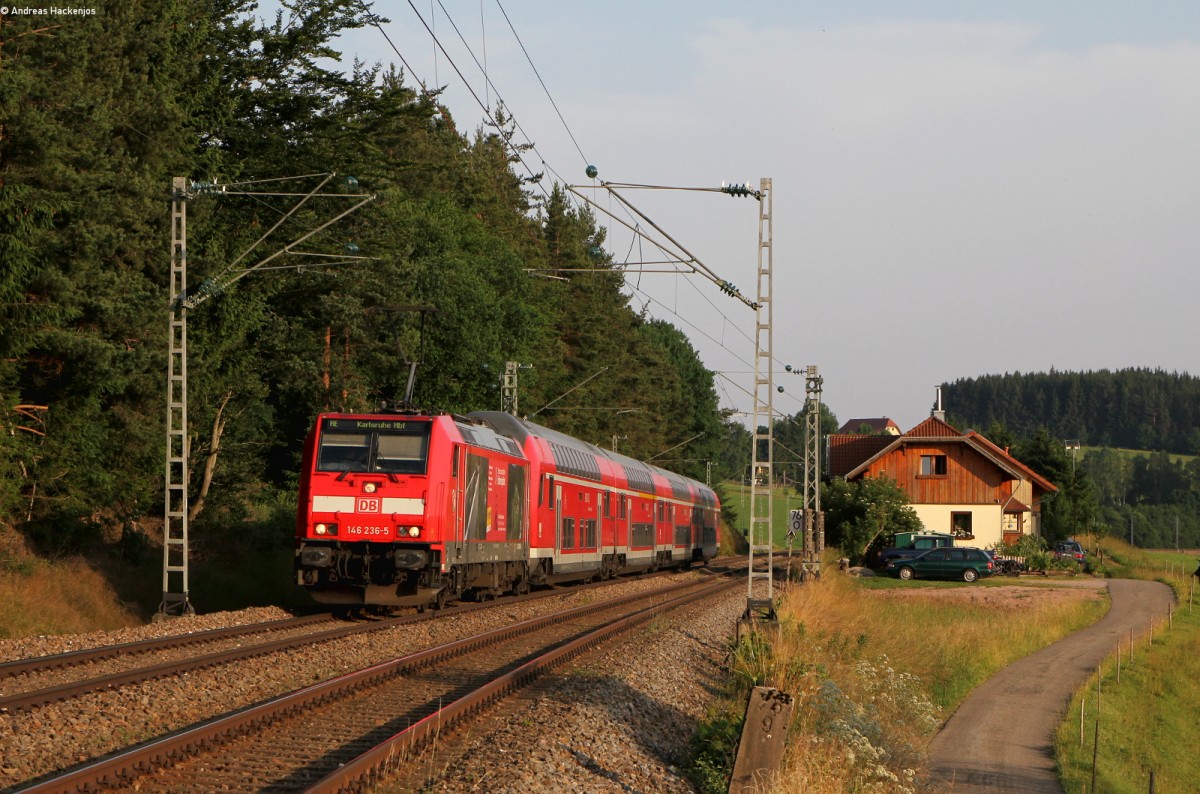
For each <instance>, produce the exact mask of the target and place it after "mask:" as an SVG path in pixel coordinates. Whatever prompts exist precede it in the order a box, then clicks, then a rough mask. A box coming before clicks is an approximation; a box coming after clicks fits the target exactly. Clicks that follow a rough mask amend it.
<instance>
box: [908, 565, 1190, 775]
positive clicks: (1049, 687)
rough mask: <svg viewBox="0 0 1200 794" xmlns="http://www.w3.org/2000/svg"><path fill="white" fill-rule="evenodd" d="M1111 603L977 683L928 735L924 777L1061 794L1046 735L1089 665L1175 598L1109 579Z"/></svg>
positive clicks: (1160, 588)
mask: <svg viewBox="0 0 1200 794" xmlns="http://www.w3.org/2000/svg"><path fill="white" fill-rule="evenodd" d="M1107 584H1108V591H1109V594H1110V596H1111V598H1112V607H1111V608H1110V609H1109V612H1108V614H1107V615H1105V616H1104V618H1102V619H1101V620H1100V621H1099V622H1098V623H1096V624H1095V625H1093V626H1090V627H1088V628H1086V629H1084V630H1082V631H1078V632H1076V633H1074V634H1072V635H1071V636H1069V637H1064V638H1063V639H1061V640H1059V641H1058V642H1056V643H1054V644H1053V645H1050V646H1048V647H1046V648H1043V649H1042V650H1040V651H1038V652H1037V653H1034V654H1031V655H1029V656H1026V657H1025V658H1024V659H1021V660H1019V661H1017V662H1014V663H1013V664H1010V665H1009V666H1008V667H1005V668H1004V669H1003V670H1001V671H1000V672H998V673H996V674H995V675H994V676H992V677H991V678H989V679H988V680H987V681H986V682H984V683H983V684H981V685H980V686H979V687H977V688H976V689H975V690H974V691H973V692H972V693H971V695H970V697H968V698H967V699H966V700H965V701H963V703H962V705H960V706H959V707H958V710H957V711H955V712H954V715H953V716H952V717H951V718H950V720H949V721H948V722H947V723H946V725H945V727H943V728H942V730H941V732H940V733H939V734H938V735H937V736H936V737H934V739H933V742H932V743H931V745H930V747H929V767H930V771H931V776H932V778H933V780H934V781H935V783H936V784H937V785H938V786H939V787H940V789H942V790H947V791H953V792H955V793H956V794H957V793H958V792H988V794H996V793H997V792H1014V793H1016V792H1020V794H1033V793H1034V792H1038V793H1040V792H1053V794H1061V793H1062V787H1061V786H1060V785H1059V783H1058V775H1057V774H1056V772H1055V762H1054V732H1055V730H1057V728H1058V725H1059V723H1061V722H1062V720H1063V717H1064V716H1065V714H1066V709H1067V705H1068V703H1069V702H1070V698H1071V695H1072V694H1074V692H1075V690H1076V689H1077V688H1079V686H1080V685H1081V684H1082V683H1083V682H1084V681H1085V680H1086V679H1087V677H1088V676H1089V675H1091V674H1092V673H1093V672H1094V671H1095V669H1096V666H1097V665H1098V664H1099V663H1100V661H1101V660H1102V659H1104V657H1105V656H1107V655H1108V654H1109V653H1111V652H1112V651H1113V650H1114V649H1115V648H1116V646H1117V642H1118V641H1120V640H1124V639H1126V638H1128V637H1129V632H1130V630H1131V629H1132V630H1134V631H1136V632H1137V633H1138V634H1139V635H1141V634H1142V633H1144V632H1145V631H1146V630H1147V629H1149V627H1150V621H1151V619H1153V618H1158V617H1160V616H1164V615H1166V614H1167V610H1168V609H1169V608H1170V606H1171V604H1173V603H1174V601H1175V597H1174V594H1173V593H1172V592H1171V589H1170V588H1169V587H1167V586H1166V585H1165V584H1162V583H1160V582H1144V581H1135V580H1132V579H1110V580H1108V582H1107Z"/></svg>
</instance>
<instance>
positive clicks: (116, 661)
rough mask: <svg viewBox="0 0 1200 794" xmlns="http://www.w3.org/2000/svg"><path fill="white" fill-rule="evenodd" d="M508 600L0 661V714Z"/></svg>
mask: <svg viewBox="0 0 1200 794" xmlns="http://www.w3.org/2000/svg"><path fill="white" fill-rule="evenodd" d="M670 574H671V572H670V571H665V572H659V573H655V574H647V575H645V577H646V578H653V577H657V576H666V575H670ZM609 584H610V582H594V583H591V584H585V585H579V586H576V587H573V588H571V589H570V592H578V591H581V590H588V589H593V588H603V587H606V586H608V585H609ZM564 592H567V591H564V590H557V589H556V590H544V591H538V592H534V593H530V594H528V595H525V596H522V598H523V599H525V600H526V601H528V600H536V599H539V598H548V597H552V596H556V595H562V594H563V593H564ZM511 601H512V599H508V598H502V599H498V600H495V601H488V602H485V603H479V604H474V603H462V604H456V605H454V606H451V607H448V608H447V609H445V610H441V611H434V612H420V613H417V612H414V613H412V614H408V615H402V616H399V617H395V618H381V619H378V620H373V621H369V622H365V623H364V622H356V623H354V624H351V625H346V623H345V621H340V620H333V619H331V618H330V616H329V615H328V614H322V615H309V616H304V617H297V618H289V619H285V620H277V621H271V622H268V623H257V624H251V625H247V626H235V627H231V628H225V629H212V630H210V631H202V632H195V633H192V634H181V635H175V636H171V637H162V638H158V639H152V640H143V641H140V642H130V643H124V644H121V645H111V646H102V647H97V648H90V649H85V650H80V651H72V652H70V653H62V654H55V655H52V656H38V657H32V658H28V659H18V660H14V661H10V662H3V663H0V686H2V689H0V691H2V692H3V694H2V695H0V714H12V713H17V712H21V711H26V710H29V709H33V708H37V707H39V706H44V705H46V704H48V703H54V702H61V701H65V700H70V699H72V698H77V697H80V696H82V695H86V694H90V693H93V692H103V691H109V690H114V689H117V688H120V687H123V686H129V685H132V684H138V683H142V682H144V681H152V680H155V679H158V678H168V677H171V676H178V675H183V674H184V673H188V672H191V671H193V670H202V669H205V668H209V667H215V666H217V665H222V664H228V663H231V662H237V661H243V660H247V659H252V658H254V657H257V656H264V655H267V654H272V653H282V652H286V651H287V650H289V649H291V648H295V647H296V646H298V645H300V644H312V643H320V642H331V641H334V640H338V639H342V638H345V637H351V636H354V635H356V634H365V633H371V632H376V631H388V630H393V629H396V628H400V627H402V626H405V625H410V624H413V623H417V622H419V621H424V620H431V619H436V618H439V617H442V616H453V615H463V614H468V613H470V612H474V611H477V610H483V609H491V608H494V607H496V606H502V605H504V604H507V603H511ZM330 627H332V628H330ZM271 638H276V639H271ZM209 645H211V646H216V649H215V650H213V651H210V652H205V653H199V654H197V653H196V649H197V648H200V647H204V646H209ZM147 657H154V661H153V663H151V664H144V663H143V661H144V660H145V659H146V658H147Z"/></svg>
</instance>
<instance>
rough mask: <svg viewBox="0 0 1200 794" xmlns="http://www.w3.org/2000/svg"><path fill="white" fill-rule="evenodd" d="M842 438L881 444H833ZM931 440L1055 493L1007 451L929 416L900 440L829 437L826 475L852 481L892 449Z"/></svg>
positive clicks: (842, 437) (1046, 483) (1054, 488)
mask: <svg viewBox="0 0 1200 794" xmlns="http://www.w3.org/2000/svg"><path fill="white" fill-rule="evenodd" d="M845 438H850V439H853V438H860V439H874V440H876V441H882V442H884V443H882V444H878V445H877V446H875V447H871V446H869V445H866V444H861V445H854V444H853V443H849V442H841V443H840V444H835V441H834V439H845ZM930 441H942V442H944V441H958V442H960V443H963V444H966V445H967V446H969V447H971V448H972V449H974V450H975V451H976V452H978V453H979V454H981V455H983V456H984V457H985V458H987V459H989V460H991V461H992V463H994V464H995V465H996V466H997V467H998V468H999V469H1001V470H1002V471H1005V472H1007V473H1008V474H1009V475H1010V476H1011V477H1012V478H1013V479H1018V480H1030V481H1031V482H1033V483H1034V484H1036V485H1037V486H1038V487H1039V488H1041V489H1042V490H1043V491H1057V490H1058V488H1057V487H1056V486H1055V485H1054V483H1052V482H1050V481H1049V480H1047V479H1046V478H1045V477H1043V476H1042V475H1040V474H1038V473H1037V472H1035V471H1034V470H1033V469H1031V468H1029V467H1028V466H1026V465H1025V464H1024V463H1021V461H1019V460H1017V459H1016V458H1014V457H1013V456H1012V455H1010V454H1008V451H1007V450H1004V449H1001V448H1000V447H998V446H996V445H995V444H993V443H992V442H991V441H988V440H987V439H986V438H984V437H983V436H981V435H980V434H979V433H977V432H975V431H974V430H968V431H967V432H966V433H960V432H959V431H958V430H957V429H955V428H954V427H953V426H951V425H949V424H947V423H946V422H944V421H942V420H941V419H938V418H936V417H932V416H931V417H929V418H928V419H926V420H925V421H924V422H921V423H920V424H919V425H917V426H916V427H914V428H913V429H912V430H909V431H908V432H907V433H905V434H904V435H902V436H899V437H896V436H830V437H829V473H830V475H832V476H835V477H845V478H846V479H851V478H853V477H857V476H858V475H860V474H862V473H863V472H865V471H866V470H867V468H868V467H869V466H870V465H871V464H872V463H873V462H874V461H876V460H877V459H879V458H881V457H883V456H884V455H886V454H888V453H889V452H891V451H892V450H893V449H898V448H900V447H902V446H905V445H907V444H912V443H920V442H930ZM838 446H842V449H841V451H840V455H837V454H835V452H834V450H835V449H836V448H837V447H838ZM859 455H861V457H857V456H859ZM855 457H857V460H855ZM835 460H836V461H837V462H838V464H839V468H838V469H835V468H834V463H835Z"/></svg>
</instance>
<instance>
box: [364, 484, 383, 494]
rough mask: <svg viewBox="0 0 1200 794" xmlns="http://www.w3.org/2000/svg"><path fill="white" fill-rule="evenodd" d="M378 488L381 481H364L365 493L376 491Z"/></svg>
mask: <svg viewBox="0 0 1200 794" xmlns="http://www.w3.org/2000/svg"><path fill="white" fill-rule="evenodd" d="M378 488H379V483H374V482H368V483H363V493H375V491H376V490H377V489H378Z"/></svg>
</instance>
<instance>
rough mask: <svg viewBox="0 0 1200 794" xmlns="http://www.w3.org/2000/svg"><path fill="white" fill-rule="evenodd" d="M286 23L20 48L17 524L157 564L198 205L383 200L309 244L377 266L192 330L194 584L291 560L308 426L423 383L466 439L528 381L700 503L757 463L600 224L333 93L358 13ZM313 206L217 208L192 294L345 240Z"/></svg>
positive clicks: (168, 13)
mask: <svg viewBox="0 0 1200 794" xmlns="http://www.w3.org/2000/svg"><path fill="white" fill-rule="evenodd" d="M285 9H286V10H287V16H286V18H285V17H284V15H283V14H282V13H281V14H279V15H278V16H274V17H271V18H266V19H264V18H263V17H262V14H263V12H262V11H261V10H260V9H258V8H257V6H256V3H255V2H253V1H252V0H250V1H247V0H200V1H199V2H197V0H147V2H142V3H108V4H104V6H103V11H102V13H97V14H95V15H91V16H86V17H81V18H72V19H71V20H70V22H69V24H51V23H48V22H47V21H46V20H45V19H44V18H38V17H16V16H14V17H6V18H3V19H2V20H0V262H2V263H3V265H2V267H0V419H2V421H3V429H4V432H3V433H0V524H2V525H5V526H7V527H9V528H10V530H11V529H14V528H15V529H17V530H19V531H21V532H22V533H23V534H24V535H25V536H26V537H27V538H28V539H30V540H31V541H33V542H34V543H35V544H37V545H38V546H40V547H41V548H42V549H44V550H45V551H47V552H51V553H69V552H74V551H79V550H85V549H87V548H88V547H89V546H90V545H91V544H94V543H96V542H97V541H99V540H100V539H102V538H109V539H111V538H123V539H124V542H127V543H133V544H135V545H136V544H137V543H142V542H146V543H147V544H148V545H149V546H153V542H152V541H153V539H154V538H155V537H156V535H157V536H161V523H162V518H161V515H162V502H163V466H164V450H165V426H166V421H167V420H166V408H165V406H166V366H167V346H168V330H167V329H168V320H169V315H170V305H169V300H168V278H169V272H170V249H171V232H172V230H171V222H170V206H171V185H172V179H173V178H174V177H178V176H185V177H187V178H188V179H189V181H193V182H219V183H222V184H231V183H241V182H250V181H254V180H266V179H275V178H280V177H285V176H301V175H307V174H323V173H328V172H337V173H338V174H346V175H353V177H354V178H355V179H357V181H358V185H359V187H360V189H361V190H362V192H363V193H364V194H373V195H375V197H376V198H375V200H374V201H372V202H370V204H369V205H367V206H365V207H364V208H363V209H361V210H359V211H357V212H355V213H354V214H352V215H349V216H347V217H346V218H345V219H344V220H341V221H339V222H337V223H336V224H333V225H331V226H329V227H328V228H327V229H325V230H323V231H322V232H320V233H319V234H318V235H316V236H314V237H313V238H312V239H311V241H309V243H308V246H309V247H310V248H311V249H313V250H326V251H329V250H332V251H342V250H354V251H357V252H358V255H359V256H361V257H369V259H359V260H352V261H347V262H346V263H345V264H341V265H337V266H328V267H280V268H276V269H265V268H264V269H263V270H262V271H261V272H255V273H253V274H251V275H249V276H248V277H245V278H241V279H239V280H237V281H236V283H234V284H232V285H230V286H229V287H228V288H227V289H224V290H221V291H219V294H212V295H206V296H205V297H206V298H208V299H207V300H205V301H204V302H203V303H202V304H200V305H198V306H197V307H196V308H195V309H194V310H192V311H190V312H189V315H188V334H189V336H188V373H189V383H188V388H189V402H190V406H189V407H190V411H189V416H188V420H189V441H190V458H191V464H192V465H191V471H190V488H189V493H190V494H191V510H192V513H193V521H194V524H193V526H194V527H196V528H197V531H196V532H195V533H194V534H195V537H196V538H198V539H199V540H197V542H196V544H195V547H196V553H197V554H200V555H203V554H204V548H205V545H206V544H213V543H214V541H215V540H217V539H220V538H221V537H222V535H223V533H224V534H226V535H229V536H232V535H233V534H234V533H235V530H234V529H233V528H236V527H239V526H242V527H244V526H246V525H247V524H246V522H247V521H250V520H261V519H263V517H264V516H266V517H267V518H270V517H271V516H274V517H275V520H274V521H267V524H268V525H269V526H270V527H271V529H270V531H269V532H267V533H265V534H264V537H263V539H262V542H263V543H264V544H268V543H269V544H273V545H277V546H280V547H283V546H286V545H288V544H287V532H288V531H289V530H288V523H289V520H288V515H289V514H290V512H291V510H292V509H293V508H292V504H294V496H293V489H294V482H295V474H294V472H295V470H296V468H297V465H298V454H299V449H300V445H301V442H302V440H303V438H304V435H305V433H306V432H307V429H308V428H309V426H310V425H311V423H312V421H313V418H314V416H315V415H316V413H317V412H319V411H322V410H346V411H359V410H373V409H375V408H377V407H378V406H379V405H380V403H381V402H382V401H385V400H396V399H398V398H399V397H400V396H401V395H402V394H403V392H404V389H405V384H406V381H407V377H408V373H409V364H410V363H411V362H418V368H417V377H416V380H415V391H414V399H413V402H414V403H415V404H417V405H419V406H421V407H423V408H425V409H427V410H431V411H450V412H462V413H465V412H468V411H473V410H498V409H499V408H500V407H501V406H500V400H501V391H500V390H501V382H502V376H503V372H504V368H505V363H506V362H509V361H514V362H518V363H520V364H521V365H522V367H523V368H522V369H521V370H520V381H519V384H520V389H519V401H520V410H521V413H522V414H525V415H533V419H534V421H537V422H540V423H543V424H546V425H548V426H550V427H554V428H556V429H559V430H562V431H564V432H567V433H570V434H573V435H575V436H577V437H579V438H582V439H585V440H587V441H591V442H593V443H596V444H598V445H603V446H608V445H609V444H610V443H611V438H612V436H613V435H617V434H619V436H620V438H621V446H620V449H621V451H622V452H624V453H627V454H630V455H634V456H641V457H649V456H651V455H653V454H655V453H657V452H660V451H662V450H666V449H669V448H671V447H674V446H676V445H679V444H681V442H684V441H688V440H689V439H691V440H690V441H688V443H687V444H686V446H684V447H681V448H680V450H678V454H677V457H678V459H679V462H677V463H672V464H664V465H669V466H671V467H672V468H676V469H678V470H680V471H681V472H683V473H685V474H688V475H690V476H694V477H697V478H699V479H704V477H705V474H706V467H705V462H706V461H709V460H712V461H717V458H718V457H719V456H718V452H719V450H720V449H721V448H723V447H724V446H726V437H727V436H730V435H732V436H735V437H737V436H738V433H737V431H732V430H730V429H729V428H728V426H726V425H724V424H723V421H722V418H721V416H720V414H719V413H718V410H717V396H716V392H715V389H714V385H713V374H712V373H711V372H709V371H708V370H706V369H705V368H704V367H703V366H702V364H701V363H700V361H699V359H698V357H697V355H696V352H695V350H694V349H693V348H692V346H691V345H690V343H689V342H688V340H687V338H686V337H685V336H684V335H683V334H682V333H681V332H679V331H678V330H677V329H675V328H674V327H672V326H670V325H668V324H665V323H662V322H659V321H655V320H651V319H648V318H646V317H644V316H641V315H640V314H639V313H638V312H636V311H634V310H633V309H632V308H631V307H630V305H629V301H628V299H627V297H626V296H625V295H624V294H622V292H621V286H622V280H621V276H620V274H619V273H616V272H615V271H614V272H605V270H606V269H610V268H611V267H612V265H611V261H610V260H609V259H608V257H607V255H606V254H603V253H599V254H598V253H597V252H601V251H603V247H602V246H603V243H604V232H603V229H602V228H600V227H599V226H598V225H597V223H596V221H595V218H594V217H593V216H592V215H591V214H590V213H589V212H587V211H586V210H584V209H581V208H580V207H578V206H576V205H575V204H573V203H572V202H571V201H569V200H568V198H567V195H566V194H565V192H564V191H563V190H562V189H560V188H559V187H557V186H555V185H552V184H550V183H549V182H548V181H547V180H544V179H541V178H539V177H538V175H532V176H531V175H528V174H524V175H518V171H519V169H516V168H514V162H515V161H516V158H518V157H519V156H520V154H521V152H520V149H519V147H514V146H512V145H510V143H509V142H510V139H511V132H512V121H511V119H509V118H508V117H507V116H506V113H505V111H504V109H503V108H502V107H497V108H495V110H494V113H493V114H492V117H491V119H490V120H489V121H488V122H487V123H485V124H482V125H480V126H479V127H478V128H476V129H460V128H459V127H458V126H457V125H456V123H455V121H454V118H453V116H452V114H451V111H450V109H449V108H447V107H444V106H443V105H442V104H440V103H439V97H438V93H437V92H436V91H427V90H424V89H423V88H421V87H420V86H417V85H414V84H413V83H412V81H410V80H409V79H408V78H407V76H406V75H405V74H404V73H403V71H402V70H399V69H397V68H394V67H393V66H391V65H387V64H356V65H355V66H354V67H353V69H352V70H350V71H349V73H346V72H345V71H343V70H342V69H341V67H338V66H336V65H335V64H336V58H337V57H338V53H337V52H336V50H335V48H334V45H335V40H336V37H337V36H338V34H339V33H341V32H342V31H345V30H348V29H353V28H356V27H361V26H363V25H364V23H365V21H364V18H363V14H364V13H365V7H364V6H363V4H361V3H359V2H357V1H353V2H351V1H348V0H296V1H295V2H289V3H286V4H285ZM310 183H311V180H310ZM305 189H308V188H305ZM288 202H291V203H288ZM294 203H295V199H282V198H279V199H275V198H263V197H247V196H237V195H220V194H218V195H211V196H207V195H204V194H203V192H202V191H197V192H195V193H194V195H193V196H192V198H190V199H189V200H188V202H187V204H188V207H187V212H188V217H187V258H188V282H189V286H190V288H191V289H192V290H195V289H196V288H197V285H202V284H205V283H206V282H207V281H209V280H210V279H213V278H214V276H217V275H219V274H221V273H222V272H225V271H227V270H228V268H229V267H230V266H231V264H232V263H236V262H238V261H239V256H240V255H241V254H242V252H244V251H245V250H247V249H248V248H249V247H250V246H251V244H253V243H254V242H255V241H256V240H257V239H259V238H260V237H261V236H262V235H264V234H265V233H266V232H267V231H268V230H269V229H271V228H272V227H273V226H274V225H275V224H276V223H279V222H280V221H281V219H282V220H283V223H282V225H281V228H280V234H281V242H286V241H287V240H289V239H295V238H296V237H298V236H299V235H300V234H302V233H304V232H306V231H308V230H309V229H312V228H314V227H315V226H317V225H319V224H320V223H321V222H323V221H324V219H325V218H327V217H328V216H329V213H328V212H327V211H324V210H323V209H322V208H321V207H318V206H315V205H316V203H317V202H316V201H315V200H314V202H311V203H310V204H306V205H304V206H303V207H302V208H301V209H300V210H298V211H296V212H295V213H294V214H293V215H292V216H290V217H286V218H285V217H284V216H285V215H286V213H287V211H288V208H290V207H291V206H292V204H294ZM322 212H324V214H322ZM289 235H290V236H289ZM272 239H275V238H272ZM348 246H353V248H348ZM271 250H272V249H271V248H270V246H269V245H263V246H261V247H260V248H257V249H254V251H255V253H254V254H253V255H252V256H251V257H250V258H248V259H245V260H241V261H242V263H243V265H245V264H248V263H250V262H253V261H255V259H254V257H255V256H257V257H261V256H265V255H267V254H269V253H270V252H271ZM293 264H294V262H293ZM535 270H542V271H549V270H553V271H554V272H556V273H557V276H558V277H557V278H539V277H536V276H534V275H531V273H530V271H535ZM572 271H579V272H576V273H573V272H572ZM596 271H599V272H596ZM210 283H211V282H210ZM189 294H192V293H189ZM414 308H416V309H418V310H416V311H414V310H413V309H414ZM601 373H602V374H601ZM597 375H599V376H598V377H594V376H597ZM581 384H582V385H581ZM568 393H569V394H568ZM564 394H568V396H567V397H566V398H563V399H558V398H559V397H560V396H561V395H564ZM543 406H545V407H544V408H543ZM598 408H602V409H605V410H597V409H598ZM618 411H620V413H619V414H618ZM719 469H720V464H719V462H718V471H717V473H716V476H719V475H720V471H719ZM716 476H715V477H714V479H715V478H716ZM240 534H241V536H242V537H244V536H245V533H244V532H242V533H240ZM139 539H140V540H139Z"/></svg>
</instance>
